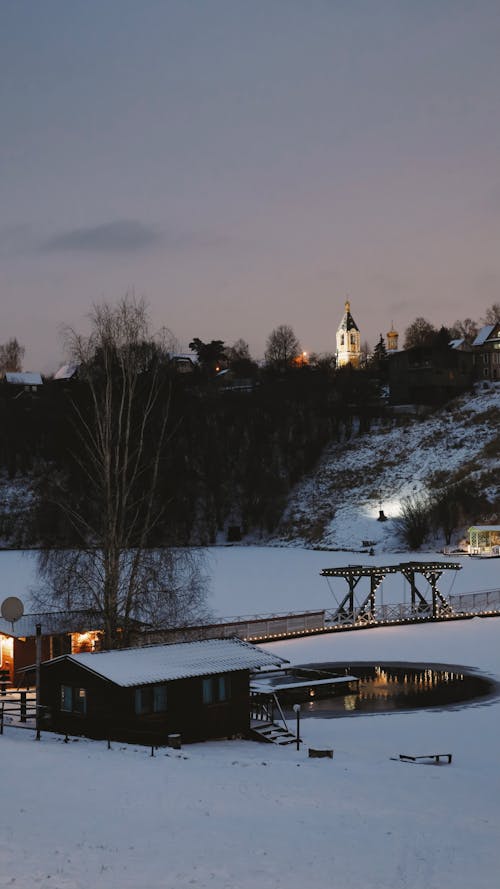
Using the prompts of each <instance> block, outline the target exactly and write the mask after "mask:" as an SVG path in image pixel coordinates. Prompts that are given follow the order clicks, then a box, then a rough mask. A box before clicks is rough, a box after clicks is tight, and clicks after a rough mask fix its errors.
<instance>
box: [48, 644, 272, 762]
mask: <svg viewBox="0 0 500 889" xmlns="http://www.w3.org/2000/svg"><path fill="white" fill-rule="evenodd" d="M283 663H284V661H283V658H280V657H278V656H276V655H272V654H270V653H268V652H266V651H263V650H262V649H260V648H257V647H256V646H254V645H250V644H249V643H248V642H242V641H241V640H239V639H206V640H203V641H197V642H183V643H179V644H170V645H152V646H146V647H143V648H128V649H120V650H116V651H103V652H97V653H94V654H91V653H82V654H75V655H73V654H65V655H62V656H61V657H57V658H54V659H52V660H50V661H46V662H45V663H43V664H42V665H41V679H40V702H41V704H42V706H43V707H44V710H45V717H44V722H45V725H46V727H47V728H49V729H50V730H52V731H56V732H62V733H65V734H71V735H85V736H87V737H90V738H108V739H112V740H118V741H127V742H132V743H144V744H157V745H161V744H166V743H167V738H168V736H169V735H171V734H179V735H180V736H181V737H182V739H183V740H184V741H202V740H206V739H208V738H221V737H234V736H241V735H246V734H247V733H248V732H249V728H250V707H249V701H250V670H252V671H254V670H258V669H260V668H261V667H265V668H267V669H269V667H271V666H281V665H282V664H283Z"/></svg>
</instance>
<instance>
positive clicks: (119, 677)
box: [44, 639, 288, 687]
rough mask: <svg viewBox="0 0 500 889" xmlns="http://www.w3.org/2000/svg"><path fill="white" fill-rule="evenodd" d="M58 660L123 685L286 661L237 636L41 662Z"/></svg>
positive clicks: (186, 677)
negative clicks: (68, 662) (235, 637)
mask: <svg viewBox="0 0 500 889" xmlns="http://www.w3.org/2000/svg"><path fill="white" fill-rule="evenodd" d="M61 661H70V662H71V663H74V664H77V665H78V666H80V667H83V669H85V670H89V671H90V672H92V673H94V674H96V675H97V676H101V677H102V678H103V679H108V680H110V681H111V682H114V683H115V685H120V686H123V687H130V686H135V685H150V684H152V683H154V682H168V681H171V680H175V679H188V678H190V677H193V676H208V675H211V674H214V673H230V672H234V671H236V670H251V669H257V668H259V667H271V666H281V665H282V664H283V663H288V661H285V660H284V659H283V658H281V657H278V655H275V654H271V653H270V652H267V651H263V650H262V649H261V648H257V647H256V646H255V645H251V644H250V643H249V642H242V641H241V640H240V639H204V640H203V641H196V642H180V643H174V644H170V645H150V646H146V647H144V648H127V649H121V650H117V651H100V652H95V653H92V654H91V653H90V652H85V653H82V654H72V655H62V656H61V657H58V658H54V659H53V660H51V661H45V663H44V666H45V667H50V665H51V664H55V663H60V662H61Z"/></svg>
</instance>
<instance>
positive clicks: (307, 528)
mask: <svg viewBox="0 0 500 889" xmlns="http://www.w3.org/2000/svg"><path fill="white" fill-rule="evenodd" d="M499 420H500V386H497V385H493V384H491V385H489V386H488V388H486V389H485V388H479V387H478V388H477V390H476V392H475V393H474V394H472V395H466V396H464V397H462V398H461V399H457V400H456V401H453V402H450V403H449V404H447V405H445V406H444V407H443V408H441V409H440V410H439V411H436V412H435V413H433V414H431V415H430V416H427V417H425V418H414V419H406V418H405V420H404V423H403V424H402V425H399V424H398V425H392V426H390V427H389V426H385V427H378V428H377V429H373V430H372V431H371V432H370V433H369V434H368V435H364V436H360V437H354V438H351V439H350V440H349V441H347V442H342V443H338V444H337V443H335V444H332V445H331V446H330V447H329V448H327V450H326V451H325V453H324V455H323V457H322V459H321V461H320V462H319V464H318V466H317V467H316V469H315V470H314V472H313V473H311V474H310V476H309V477H308V478H306V479H305V480H303V481H302V482H301V483H300V484H299V485H298V486H297V487H296V489H295V490H294V491H293V493H292V496H291V497H290V499H289V503H288V507H287V510H286V512H285V514H284V516H283V520H282V522H281V525H280V528H279V529H278V534H277V535H276V537H277V541H279V542H281V543H285V542H286V543H292V542H293V543H295V544H297V545H299V546H303V545H309V546H310V545H313V546H321V547H325V548H331V549H346V550H347V549H349V550H356V549H361V548H362V547H363V541H373V543H374V549H375V551H377V552H382V551H386V552H387V551H397V550H401V549H402V548H403V545H402V543H401V540H400V539H399V537H398V533H397V524H396V522H394V521H393V520H394V519H395V518H397V517H398V515H399V514H400V511H401V502H402V500H403V499H404V498H406V497H409V496H413V495H419V494H421V493H423V492H426V491H430V492H432V491H433V490H436V489H437V488H438V487H439V488H445V487H446V486H449V485H450V484H453V483H454V482H456V481H461V480H464V479H469V480H473V481H474V484H475V486H476V487H477V490H480V491H482V492H483V493H484V494H486V496H487V497H488V500H489V502H490V504H491V509H490V510H487V511H488V512H489V515H487V516H485V518H488V519H489V520H492V519H494V518H495V510H496V508H497V503H498V499H499V495H500V479H499V478H498V472H497V469H498V454H499V444H500V430H499ZM380 509H382V510H383V511H384V514H385V516H386V517H387V518H388V520H389V521H387V522H379V521H377V519H378V515H379V510H380ZM482 518H483V517H482V516H480V515H477V516H474V519H473V520H474V521H476V522H478V521H480V520H481V519H482ZM464 531H465V528H463V529H461V533H460V534H459V535H458V539H459V538H460V536H461V535H462V534H463V532H464ZM443 542H444V541H443V539H442V538H440V539H436V540H435V541H431V544H432V545H435V546H436V547H439V546H441V547H442V545H443Z"/></svg>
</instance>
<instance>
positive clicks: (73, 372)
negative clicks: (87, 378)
mask: <svg viewBox="0 0 500 889" xmlns="http://www.w3.org/2000/svg"><path fill="white" fill-rule="evenodd" d="M79 370H80V365H79V364H63V365H62V367H60V368H59V370H56V372H55V374H54V380H59V381H62V382H63V383H68V382H69V381H70V380H71V381H75V380H78V373H79Z"/></svg>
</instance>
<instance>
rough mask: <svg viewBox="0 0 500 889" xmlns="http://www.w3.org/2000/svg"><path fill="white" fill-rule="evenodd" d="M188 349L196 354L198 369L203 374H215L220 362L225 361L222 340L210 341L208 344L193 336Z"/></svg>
mask: <svg viewBox="0 0 500 889" xmlns="http://www.w3.org/2000/svg"><path fill="white" fill-rule="evenodd" d="M189 348H190V349H192V351H193V352H196V354H197V356H198V361H199V362H200V367H201V368H202V370H204V371H205V373H208V374H214V373H216V372H217V371H218V370H220V367H221V364H222V362H224V361H225V355H224V349H225V346H224V342H223V340H211V341H210V342H209V343H204V342H203V340H200V339H199V337H197V336H195V338H194V339H193V340H192V341H191V342H190V343H189Z"/></svg>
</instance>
